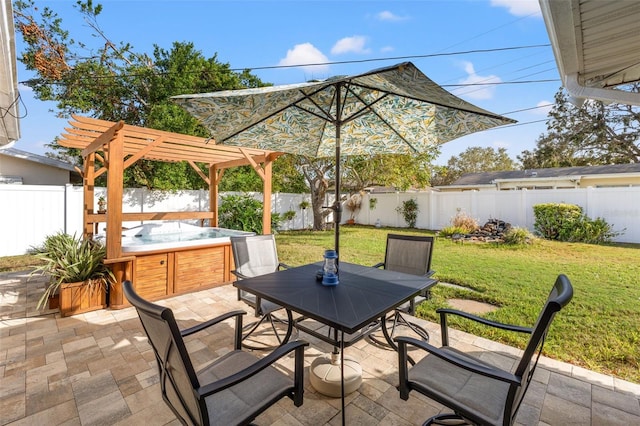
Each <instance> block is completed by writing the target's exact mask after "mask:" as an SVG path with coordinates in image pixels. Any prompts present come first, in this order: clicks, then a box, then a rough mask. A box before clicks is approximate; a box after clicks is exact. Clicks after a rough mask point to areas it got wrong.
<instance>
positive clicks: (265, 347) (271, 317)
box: [242, 314, 298, 351]
mask: <svg viewBox="0 0 640 426" xmlns="http://www.w3.org/2000/svg"><path fill="white" fill-rule="evenodd" d="M266 320H269V323H270V324H271V328H272V329H273V333H274V335H275V336H276V339H277V340H278V344H277V345H267V344H264V345H260V346H255V345H251V344H249V343H246V342H245V340H246V339H247V338H248V337H249V336H250V335H251V334H252V333H253V332H254V331H256V329H257V328H258V327H259V326H260V325H261V324H262V323H264V322H265V321H266ZM276 322H279V323H281V324H284V325H287V321H284V320H281V319H280V318H278V317H276V316H275V315H272V314H266V315H263V316H262V318H260V320H258V321H255V322H253V323H251V324H247V325H246V326H245V327H243V330H249V331H248V332H246V333H245V334H244V335H243V336H242V347H243V348H245V349H249V350H252V351H261V350H274V349H275V348H277V347H278V346H280V345H281V344H282V340H283V339H282V337H281V336H280V333H279V332H278V329H277V327H276ZM297 332H298V330H297V329H295V333H296V336H297ZM296 336H292V337H293V338H294V339H295V338H297V337H296Z"/></svg>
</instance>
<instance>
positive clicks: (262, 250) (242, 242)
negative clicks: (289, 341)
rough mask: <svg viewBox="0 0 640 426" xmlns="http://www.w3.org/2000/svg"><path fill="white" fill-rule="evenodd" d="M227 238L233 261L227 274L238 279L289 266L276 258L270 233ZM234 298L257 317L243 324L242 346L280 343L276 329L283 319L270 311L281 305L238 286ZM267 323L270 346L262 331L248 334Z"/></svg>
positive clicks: (273, 241)
mask: <svg viewBox="0 0 640 426" xmlns="http://www.w3.org/2000/svg"><path fill="white" fill-rule="evenodd" d="M230 239H231V250H232V252H233V260H234V263H235V269H233V270H232V271H231V273H232V274H234V275H235V276H236V277H238V279H244V278H251V277H257V276H259V275H264V274H268V273H271V272H275V271H279V270H281V269H287V268H289V266H288V265H286V264H284V263H281V262H280V261H279V260H278V251H277V249H276V240H275V237H274V236H273V235H272V234H268V235H251V236H245V237H230ZM238 300H240V301H242V302H244V303H246V304H247V305H249V306H251V307H252V308H253V312H254V315H255V317H256V318H259V319H258V320H257V321H254V322H252V323H250V324H247V325H245V327H244V335H243V336H242V345H243V346H244V347H245V348H247V349H252V350H264V349H267V350H273V349H274V348H275V347H277V346H278V345H279V344H281V343H282V337H281V335H280V332H279V331H278V327H277V324H278V323H280V324H282V325H286V324H287V320H285V319H281V318H278V317H277V316H275V315H274V313H275V312H276V311H279V310H281V309H283V308H282V306H280V305H277V304H275V303H271V302H269V301H268V300H264V299H262V298H261V297H259V296H256V295H255V294H251V293H248V292H246V291H244V290H240V289H238ZM267 322H268V323H269V324H270V325H271V329H272V330H273V334H274V335H275V337H276V339H277V343H275V344H273V345H270V344H268V343H265V337H264V333H262V334H263V336H260V339H258V338H256V339H250V337H251V335H252V334H253V333H254V332H256V330H258V327H260V325H262V324H264V323H267ZM256 333H257V332H256ZM247 339H249V340H252V342H255V344H254V343H248V341H247Z"/></svg>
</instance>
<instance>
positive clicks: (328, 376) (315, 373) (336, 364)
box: [309, 353, 362, 398]
mask: <svg viewBox="0 0 640 426" xmlns="http://www.w3.org/2000/svg"><path fill="white" fill-rule="evenodd" d="M309 373H310V374H309V380H310V381H311V386H313V388H314V389H315V390H317V391H318V392H320V393H321V394H323V395H327V396H330V397H333V398H340V397H341V388H340V354H339V353H332V354H329V355H324V356H320V357H318V358H316V359H315V360H314V361H313V362H312V363H311V368H310V369H309ZM361 384H362V367H360V364H358V362H357V361H355V360H353V359H350V358H347V357H345V358H344V394H345V396H346V395H348V394H350V393H351V392H355V391H357V390H358V388H359V387H360V385H361Z"/></svg>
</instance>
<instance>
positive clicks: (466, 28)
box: [15, 0, 561, 164]
mask: <svg viewBox="0 0 640 426" xmlns="http://www.w3.org/2000/svg"><path fill="white" fill-rule="evenodd" d="M74 3H75V2H74V1H70V0H58V1H37V4H38V5H39V6H45V5H46V6H49V7H50V8H52V9H53V10H54V11H56V12H57V13H58V15H59V17H61V18H62V20H63V27H64V28H67V29H68V30H69V31H70V36H71V37H72V38H74V39H77V40H82V41H84V42H87V43H89V44H90V45H91V43H94V45H95V46H99V43H100V40H99V39H96V38H91V37H90V34H91V33H90V29H89V28H88V27H87V25H86V23H84V22H83V21H82V19H81V18H80V16H79V14H78V13H77V12H76V10H75V9H74V8H73V7H71V5H72V4H74ZM100 3H101V4H102V5H103V7H104V9H103V12H102V14H101V15H100V16H99V20H98V22H99V24H100V26H101V28H102V30H103V32H104V33H105V34H106V35H107V37H109V38H110V39H111V40H112V41H114V42H116V43H118V42H120V41H123V42H129V43H131V44H132V45H133V46H134V50H135V51H137V52H146V53H148V54H151V53H152V50H153V46H154V45H158V46H160V47H162V48H164V49H167V50H168V49H170V48H171V45H172V43H173V42H175V41H179V42H193V43H194V45H195V47H196V49H197V50H199V51H201V52H202V53H203V55H204V56H205V57H212V56H213V55H217V59H218V60H219V61H220V62H223V63H229V64H230V66H231V68H237V69H242V68H258V67H276V66H279V65H280V66H282V65H300V64H310V63H313V64H321V63H328V62H349V61H353V62H351V63H340V64H331V65H320V66H314V67H308V66H307V67H303V66H295V67H287V68H272V69H255V70H254V71H253V72H254V74H256V75H257V76H258V77H260V78H261V79H262V80H263V81H265V82H270V83H273V84H289V83H299V82H304V81H307V80H309V79H323V78H327V77H330V76H335V75H349V74H357V73H361V72H365V71H369V70H371V69H375V68H379V67H382V66H388V65H392V64H395V63H399V62H403V61H405V60H408V61H411V62H413V63H414V64H415V65H416V66H417V67H418V68H420V70H422V71H423V72H424V73H425V74H426V75H427V76H428V77H430V78H431V79H432V80H434V81H435V82H436V83H438V84H440V85H443V86H444V87H445V88H446V89H447V90H448V91H450V92H451V93H453V94H455V95H457V96H459V97H461V98H463V99H465V100H466V101H469V102H471V103H473V104H476V105H478V106H480V107H482V108H485V109H488V110H489V111H492V112H495V113H498V114H505V115H507V116H508V117H511V118H513V119H516V120H518V122H519V124H518V125H515V126H510V127H505V128H499V129H493V130H488V131H484V132H480V133H476V134H473V135H469V136H465V137H463V138H460V139H457V140H455V141H452V142H448V143H446V144H444V145H443V146H442V149H441V151H442V154H441V155H440V157H439V158H438V159H437V160H436V163H437V164H446V162H447V160H448V159H449V158H450V157H451V156H452V155H458V154H459V153H461V152H462V151H464V150H465V149H466V148H468V147H470V146H482V147H487V146H490V147H494V148H498V147H505V148H506V149H507V151H508V153H509V155H510V156H511V157H512V158H514V159H515V157H516V156H517V155H518V154H520V153H521V152H522V151H523V150H526V149H528V150H531V149H533V148H534V147H535V141H536V139H537V138H538V137H539V136H540V135H541V134H542V133H544V131H545V128H546V127H545V123H544V119H545V117H546V113H547V112H548V105H549V104H550V103H552V102H553V97H554V94H555V93H556V91H557V90H558V88H559V87H560V85H561V82H560V79H559V75H558V71H557V67H556V63H555V60H554V56H553V51H552V48H551V46H543V47H531V48H524V49H511V50H499V49H505V48H515V47H522V46H534V45H548V44H549V38H548V35H547V32H546V29H545V25H544V20H543V19H542V17H541V15H540V11H539V6H538V1H537V0H422V1H364V0H363V1H338V0H325V1H311V0H297V1H266V0H263V1H246V0H237V1H221V0H199V1H188V0H187V1H178V0H137V1H136V0H103V1H102V2H100ZM17 50H18V54H20V52H21V50H22V40H21V37H19V36H18V37H17ZM480 51H482V52H480ZM462 52H467V53H462ZM433 55H436V56H433ZM32 77H34V75H33V74H31V73H28V72H26V71H25V70H24V68H23V67H22V65H21V64H20V63H18V79H19V81H25V80H28V79H30V78H32ZM540 80H552V81H550V82H539V81H540ZM487 82H501V83H502V84H496V85H482V86H468V84H473V83H487ZM510 82H520V83H518V84H506V83H510ZM455 85H467V86H455ZM20 93H21V95H22V98H23V102H24V103H23V105H21V113H22V115H23V118H22V119H21V121H20V126H21V133H22V136H21V139H20V140H19V141H18V142H17V143H16V145H15V147H16V148H18V149H22V150H24V151H29V152H33V153H36V154H44V152H45V148H44V144H45V143H48V142H50V141H52V140H53V138H54V137H55V136H57V135H59V134H60V133H62V132H63V130H64V127H65V126H66V125H67V122H66V120H64V119H57V118H55V117H54V113H53V112H50V109H53V108H54V107H55V105H53V104H52V103H43V102H41V101H37V100H34V99H33V97H32V93H31V91H30V89H29V88H28V87H26V86H24V85H20ZM545 105H546V106H545ZM516 111H519V112H516Z"/></svg>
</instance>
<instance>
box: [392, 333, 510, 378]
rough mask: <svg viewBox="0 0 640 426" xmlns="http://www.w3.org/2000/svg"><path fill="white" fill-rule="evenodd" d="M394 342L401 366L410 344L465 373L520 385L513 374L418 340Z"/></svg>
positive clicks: (410, 338)
mask: <svg viewBox="0 0 640 426" xmlns="http://www.w3.org/2000/svg"><path fill="white" fill-rule="evenodd" d="M394 340H395V341H396V342H397V343H398V349H399V352H398V354H399V355H398V356H399V357H400V361H401V365H405V366H406V365H407V358H406V357H407V344H410V345H413V346H415V347H418V348H420V349H422V350H425V351H427V352H429V353H430V354H432V355H433V356H437V357H438V358H440V359H442V360H444V361H447V362H449V363H451V364H453V365H455V366H457V367H460V368H462V369H465V370H467V371H471V372H472V373H476V374H480V375H482V376H486V377H490V378H492V379H495V380H500V381H501V382H507V383H510V384H513V385H520V384H521V380H520V379H519V378H518V376H516V375H514V374H511V373H509V372H507V371H504V370H500V369H498V368H493V367H490V366H488V365H484V364H480V363H475V362H471V361H469V360H466V359H463V358H460V357H457V356H455V355H454V354H451V353H449V352H446V351H443V350H442V349H440V348H436V347H435V346H433V345H430V344H429V343H427V342H425V341H423V340H418V339H415V338H413V337H407V336H398V337H395V338H394ZM403 358H404V360H403Z"/></svg>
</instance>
